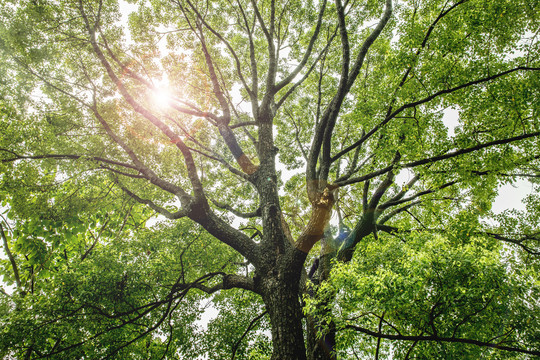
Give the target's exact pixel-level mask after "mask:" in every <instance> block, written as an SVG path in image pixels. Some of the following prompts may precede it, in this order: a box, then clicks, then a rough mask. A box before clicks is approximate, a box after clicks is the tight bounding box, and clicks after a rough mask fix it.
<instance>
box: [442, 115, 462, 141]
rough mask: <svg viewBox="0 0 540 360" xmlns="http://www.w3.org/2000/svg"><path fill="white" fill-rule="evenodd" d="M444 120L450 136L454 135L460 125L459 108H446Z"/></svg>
mask: <svg viewBox="0 0 540 360" xmlns="http://www.w3.org/2000/svg"><path fill="white" fill-rule="evenodd" d="M442 122H443V124H444V126H446V128H447V129H448V136H450V137H453V136H454V134H455V128H456V127H457V126H458V125H459V110H458V109H453V108H446V109H444V111H443V118H442Z"/></svg>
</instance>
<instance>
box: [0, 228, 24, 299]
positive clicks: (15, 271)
mask: <svg viewBox="0 0 540 360" xmlns="http://www.w3.org/2000/svg"><path fill="white" fill-rule="evenodd" d="M0 235H1V236H2V242H3V244H4V249H5V251H6V255H7V256H8V258H9V262H10V263H11V268H12V270H13V276H14V277H15V283H16V284H17V289H19V291H21V292H22V291H23V290H22V285H21V277H20V276H19V268H18V267H17V262H16V261H15V257H13V254H12V253H11V250H10V249H9V245H8V241H7V237H6V234H5V232H4V227H3V226H2V223H1V222H0Z"/></svg>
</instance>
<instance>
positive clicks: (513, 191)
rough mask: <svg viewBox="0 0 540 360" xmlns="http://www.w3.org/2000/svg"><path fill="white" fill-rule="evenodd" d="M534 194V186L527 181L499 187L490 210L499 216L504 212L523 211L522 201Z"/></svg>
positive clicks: (518, 181)
mask: <svg viewBox="0 0 540 360" xmlns="http://www.w3.org/2000/svg"><path fill="white" fill-rule="evenodd" d="M533 192H534V185H533V184H532V183H531V182H529V181H527V180H521V179H520V180H517V181H516V182H515V183H513V184H506V185H502V186H500V187H499V195H497V197H496V198H495V201H494V202H493V205H492V207H491V210H492V211H493V212H494V213H495V214H500V213H502V212H503V211H504V210H510V209H516V210H520V211H523V210H525V204H524V203H523V199H524V198H525V197H526V196H527V195H530V194H532V193H533Z"/></svg>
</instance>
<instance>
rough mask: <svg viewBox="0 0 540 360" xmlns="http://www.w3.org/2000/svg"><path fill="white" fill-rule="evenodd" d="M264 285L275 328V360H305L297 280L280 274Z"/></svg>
mask: <svg viewBox="0 0 540 360" xmlns="http://www.w3.org/2000/svg"><path fill="white" fill-rule="evenodd" d="M261 285H262V288H263V289H264V292H263V300H264V303H265V305H266V308H267V310H268V315H269V316H270V324H271V327H272V345H273V354H272V360H306V347H305V344H304V331H303V327H302V317H303V316H302V307H301V305H300V299H299V289H298V281H297V280H295V279H288V280H287V279H279V275H278V276H276V277H271V278H269V279H268V278H267V279H265V280H263V284H261Z"/></svg>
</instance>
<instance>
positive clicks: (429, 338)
mask: <svg viewBox="0 0 540 360" xmlns="http://www.w3.org/2000/svg"><path fill="white" fill-rule="evenodd" d="M345 328H346V329H351V330H355V331H358V332H361V333H363V334H366V335H370V336H373V337H376V338H383V339H389V340H401V341H437V342H449V343H461V344H471V345H476V346H481V347H490V348H495V349H499V350H505V351H512V352H518V353H522V354H530V355H536V356H540V351H537V350H527V349H520V348H516V347H511V346H504V345H500V344H493V343H488V342H484V341H479V340H473V339H463V338H455V337H450V338H448V337H441V336H435V335H430V336H407V335H393V334H381V333H378V332H376V331H371V330H369V329H366V328H363V327H360V326H356V325H346V326H345Z"/></svg>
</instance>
